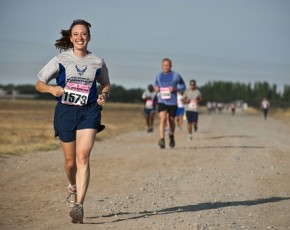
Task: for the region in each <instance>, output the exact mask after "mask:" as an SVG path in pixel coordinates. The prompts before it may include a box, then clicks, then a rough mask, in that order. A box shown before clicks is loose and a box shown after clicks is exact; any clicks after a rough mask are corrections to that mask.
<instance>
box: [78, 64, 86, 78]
mask: <svg viewBox="0 0 290 230" xmlns="http://www.w3.org/2000/svg"><path fill="white" fill-rule="evenodd" d="M76 69H77V71H78V74H79V75H80V76H83V75H84V73H85V72H86V70H87V66H86V67H85V68H84V69H79V68H78V66H77V65H76Z"/></svg>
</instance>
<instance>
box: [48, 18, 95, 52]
mask: <svg viewBox="0 0 290 230" xmlns="http://www.w3.org/2000/svg"><path fill="white" fill-rule="evenodd" d="M75 25H84V26H85V27H87V31H88V35H89V37H90V36H91V32H90V27H91V24H90V23H88V22H87V21H85V20H82V19H77V20H74V21H73V23H72V24H71V26H70V28H69V30H61V32H60V33H61V38H60V39H58V40H56V42H55V44H54V45H55V47H56V48H57V49H59V50H60V51H62V50H68V49H70V48H73V44H72V43H71V41H70V36H71V31H72V28H73V27H74V26H75Z"/></svg>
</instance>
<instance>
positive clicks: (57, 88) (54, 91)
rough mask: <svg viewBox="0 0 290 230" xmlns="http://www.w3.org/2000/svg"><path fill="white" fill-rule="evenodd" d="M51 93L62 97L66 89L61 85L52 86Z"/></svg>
mask: <svg viewBox="0 0 290 230" xmlns="http://www.w3.org/2000/svg"><path fill="white" fill-rule="evenodd" d="M50 93H51V94H52V95H53V96H55V97H60V96H62V95H63V94H64V89H63V88H61V87H60V86H51V89H50Z"/></svg>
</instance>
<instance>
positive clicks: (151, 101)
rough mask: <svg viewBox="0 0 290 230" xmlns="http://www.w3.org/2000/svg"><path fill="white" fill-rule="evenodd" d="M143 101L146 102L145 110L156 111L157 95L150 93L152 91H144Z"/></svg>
mask: <svg viewBox="0 0 290 230" xmlns="http://www.w3.org/2000/svg"><path fill="white" fill-rule="evenodd" d="M142 99H143V100H144V102H145V105H144V108H145V109H154V108H155V105H156V100H157V93H156V92H155V91H154V92H150V91H148V90H147V91H144V92H143V94H142Z"/></svg>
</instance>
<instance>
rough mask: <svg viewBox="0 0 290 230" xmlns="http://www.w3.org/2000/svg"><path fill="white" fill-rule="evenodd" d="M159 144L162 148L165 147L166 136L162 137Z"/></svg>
mask: <svg viewBox="0 0 290 230" xmlns="http://www.w3.org/2000/svg"><path fill="white" fill-rule="evenodd" d="M158 145H159V146H160V148H161V149H165V141H164V138H161V139H160V140H159V141H158Z"/></svg>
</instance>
